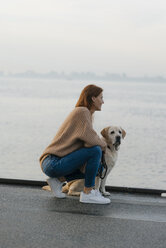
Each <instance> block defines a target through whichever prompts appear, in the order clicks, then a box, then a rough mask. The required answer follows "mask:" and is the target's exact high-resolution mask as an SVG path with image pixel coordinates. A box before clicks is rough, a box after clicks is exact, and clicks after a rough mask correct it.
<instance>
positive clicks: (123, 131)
mask: <svg viewBox="0 0 166 248" xmlns="http://www.w3.org/2000/svg"><path fill="white" fill-rule="evenodd" d="M121 130H122V138H123V139H124V137H125V136H126V131H125V130H124V129H123V128H121Z"/></svg>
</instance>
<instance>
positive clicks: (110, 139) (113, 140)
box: [101, 126, 126, 151]
mask: <svg viewBox="0 0 166 248" xmlns="http://www.w3.org/2000/svg"><path fill="white" fill-rule="evenodd" d="M101 135H102V136H103V137H104V138H105V141H106V142H107V144H108V145H109V146H110V147H114V148H115V150H116V151H117V150H118V149H119V146H120V144H121V140H122V139H124V137H125V136H126V132H125V130H123V129H122V128H121V127H116V126H109V127H106V128H104V129H103V130H102V131H101Z"/></svg>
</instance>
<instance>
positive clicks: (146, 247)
mask: <svg viewBox="0 0 166 248" xmlns="http://www.w3.org/2000/svg"><path fill="white" fill-rule="evenodd" d="M111 199H112V203H111V204H109V205H96V204H83V203H79V200H78V198H77V197H70V198H67V199H56V198H55V197H53V195H52V194H51V193H50V192H47V191H44V190H42V189H41V188H39V187H32V186H31V187H28V186H14V185H5V184H4V185H3V184H1V185H0V248H56V247H57V248H70V247H71V248H90V247H91V248H92V247H94V248H107V247H110V248H166V198H161V197H160V196H155V195H141V194H131V193H116V192H114V193H112V195H111Z"/></svg>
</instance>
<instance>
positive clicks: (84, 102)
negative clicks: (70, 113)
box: [75, 84, 103, 110]
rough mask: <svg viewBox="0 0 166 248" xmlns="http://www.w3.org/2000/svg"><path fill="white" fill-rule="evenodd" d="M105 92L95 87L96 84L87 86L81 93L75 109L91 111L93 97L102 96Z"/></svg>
mask: <svg viewBox="0 0 166 248" xmlns="http://www.w3.org/2000/svg"><path fill="white" fill-rule="evenodd" d="M102 91H103V89H102V88H100V87H98V86H96V85H94V84H90V85H87V86H86V87H85V88H84V89H83V90H82V92H81V95H80V97H79V99H78V102H77V103H76V105H75V107H87V108H88V109H89V110H90V109H91V107H92V103H93V101H92V97H93V96H94V97H97V96H98V95H100V93H101V92H102Z"/></svg>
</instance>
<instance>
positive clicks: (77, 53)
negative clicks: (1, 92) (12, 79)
mask: <svg viewBox="0 0 166 248" xmlns="http://www.w3.org/2000/svg"><path fill="white" fill-rule="evenodd" d="M0 6H1V8H0V71H4V72H5V73H9V72H12V73H16V72H24V71H27V70H34V71H36V72H43V73H46V72H49V71H52V70H54V71H57V72H61V71H64V72H66V73H70V72H73V71H77V72H82V71H91V72H94V73H96V74H103V73H105V72H109V73H126V74H127V75H129V76H144V75H147V76H166V70H165V69H166V45H165V44H166V1H165V0H116V1H115V0H5V1H4V0H0Z"/></svg>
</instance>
